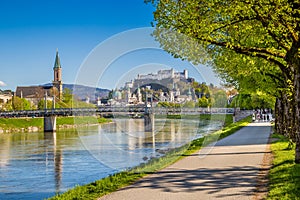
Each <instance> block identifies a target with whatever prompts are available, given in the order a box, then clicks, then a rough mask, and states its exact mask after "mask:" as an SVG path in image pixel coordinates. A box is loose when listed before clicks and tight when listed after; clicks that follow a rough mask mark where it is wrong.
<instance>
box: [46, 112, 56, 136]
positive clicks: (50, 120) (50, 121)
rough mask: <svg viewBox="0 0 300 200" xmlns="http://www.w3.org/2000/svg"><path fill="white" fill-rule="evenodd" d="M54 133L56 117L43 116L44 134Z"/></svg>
mask: <svg viewBox="0 0 300 200" xmlns="http://www.w3.org/2000/svg"><path fill="white" fill-rule="evenodd" d="M55 131H56V116H54V115H50V116H44V132H55Z"/></svg>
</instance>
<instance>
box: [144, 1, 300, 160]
mask: <svg viewBox="0 0 300 200" xmlns="http://www.w3.org/2000/svg"><path fill="white" fill-rule="evenodd" d="M150 1H151V0H150ZM152 2H153V3H154V5H155V6H156V11H155V13H154V18H155V20H156V23H155V25H156V31H155V33H154V35H155V36H156V39H157V40H158V41H159V42H160V44H161V46H162V47H163V48H164V49H165V50H166V51H168V52H170V53H171V54H172V55H173V56H174V57H180V58H182V59H188V60H191V61H193V62H195V63H208V62H209V60H210V58H212V59H216V60H218V58H220V57H223V55H224V54H229V55H231V56H229V58H235V59H237V60H238V61H243V62H246V63H248V64H247V65H246V66H250V65H252V66H259V67H260V69H259V71H258V73H261V72H263V71H262V67H263V65H262V64H263V63H265V64H266V65H265V66H266V67H268V70H267V71H268V72H271V73H270V74H269V75H270V76H273V75H277V74H279V77H281V78H278V77H277V78H278V85H277V87H276V88H283V89H282V90H275V92H274V96H276V97H277V101H276V102H277V103H276V106H277V107H278V108H279V109H280V108H283V110H285V111H286V113H285V114H284V115H285V116H286V117H287V115H289V116H291V122H289V127H286V128H287V130H288V136H289V137H290V138H291V139H292V140H293V141H294V142H295V143H296V154H295V161H296V163H300V114H299V113H300V103H299V102H300V53H299V52H300V51H299V50H300V39H299V35H300V15H299V13H300V2H299V1H295V0H294V1H289V0H283V1H282V0H272V1H271V0H254V1H249V0H246V1H240V0H232V1H226V0H225V1H224V0H210V1H201V0H200V1H194V0H181V1H177V0H159V1H155V0H152ZM170 30H171V31H170ZM174 33H175V34H174ZM178 33H180V34H179V36H178ZM224 49H225V50H224ZM203 50H205V53H203V52H204V51H203ZM207 55H208V56H207ZM223 58H224V60H225V59H226V57H223ZM226 62H227V61H226V60H225V63H226ZM236 63H237V62H236ZM227 64H228V63H227ZM216 67H218V66H216ZM239 67H241V66H239ZM249 71H251V72H255V69H254V68H252V67H251V68H249ZM277 72H279V73H277ZM251 78H253V79H256V78H257V77H253V76H252V75H251ZM259 80H263V79H262V78H261V76H259ZM241 83H247V81H242V82H241ZM248 83H249V82H248ZM251 85H253V84H251ZM239 86H240V87H241V88H242V85H239ZM246 87H248V86H246ZM257 87H263V85H262V84H261V82H260V81H259V82H257ZM241 88H239V89H241ZM263 91H264V90H263ZM264 92H265V91H264ZM279 109H278V110H279ZM285 111H280V112H285ZM286 119H287V118H284V117H283V118H282V119H281V120H282V121H284V120H286ZM277 123H278V121H277ZM285 124H286V123H285Z"/></svg>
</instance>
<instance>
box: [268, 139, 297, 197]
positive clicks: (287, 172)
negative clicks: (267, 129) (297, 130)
mask: <svg viewBox="0 0 300 200" xmlns="http://www.w3.org/2000/svg"><path fill="white" fill-rule="evenodd" d="M273 138H277V139H278V140H277V141H275V142H274V143H272V145H271V150H272V152H273V154H274V160H273V166H272V168H271V170H270V172H269V194H268V198H267V199H280V200H281V199H295V200H296V199H299V200H300V164H295V163H294V158H295V148H294V147H293V148H288V146H289V142H288V140H287V139H286V138H285V137H284V136H282V135H277V134H274V135H273Z"/></svg>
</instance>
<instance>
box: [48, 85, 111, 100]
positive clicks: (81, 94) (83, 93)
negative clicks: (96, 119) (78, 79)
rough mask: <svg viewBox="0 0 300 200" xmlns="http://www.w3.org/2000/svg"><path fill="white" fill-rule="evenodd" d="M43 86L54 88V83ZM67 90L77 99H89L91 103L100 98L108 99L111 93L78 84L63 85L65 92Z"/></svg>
mask: <svg viewBox="0 0 300 200" xmlns="http://www.w3.org/2000/svg"><path fill="white" fill-rule="evenodd" d="M43 86H52V83H47V84H44V85H43ZM65 88H68V89H69V90H71V92H72V94H73V95H74V96H76V97H77V98H79V99H81V100H82V99H86V98H87V97H89V98H90V101H95V100H96V98H97V97H100V98H104V97H107V96H108V93H109V91H110V90H108V89H102V88H95V87H90V86H84V85H77V84H63V90H64V89H65Z"/></svg>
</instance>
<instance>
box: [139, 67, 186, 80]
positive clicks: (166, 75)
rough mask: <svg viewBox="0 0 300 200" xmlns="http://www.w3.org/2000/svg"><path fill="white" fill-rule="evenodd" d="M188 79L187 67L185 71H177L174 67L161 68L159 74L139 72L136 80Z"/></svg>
mask: <svg viewBox="0 0 300 200" xmlns="http://www.w3.org/2000/svg"><path fill="white" fill-rule="evenodd" d="M170 78H172V79H173V78H174V79H188V71H187V70H186V69H185V70H183V72H175V71H174V69H173V68H171V69H167V70H159V71H158V72H157V74H152V73H151V74H146V75H140V74H138V76H137V78H136V80H147V79H151V80H162V79H170Z"/></svg>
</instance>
